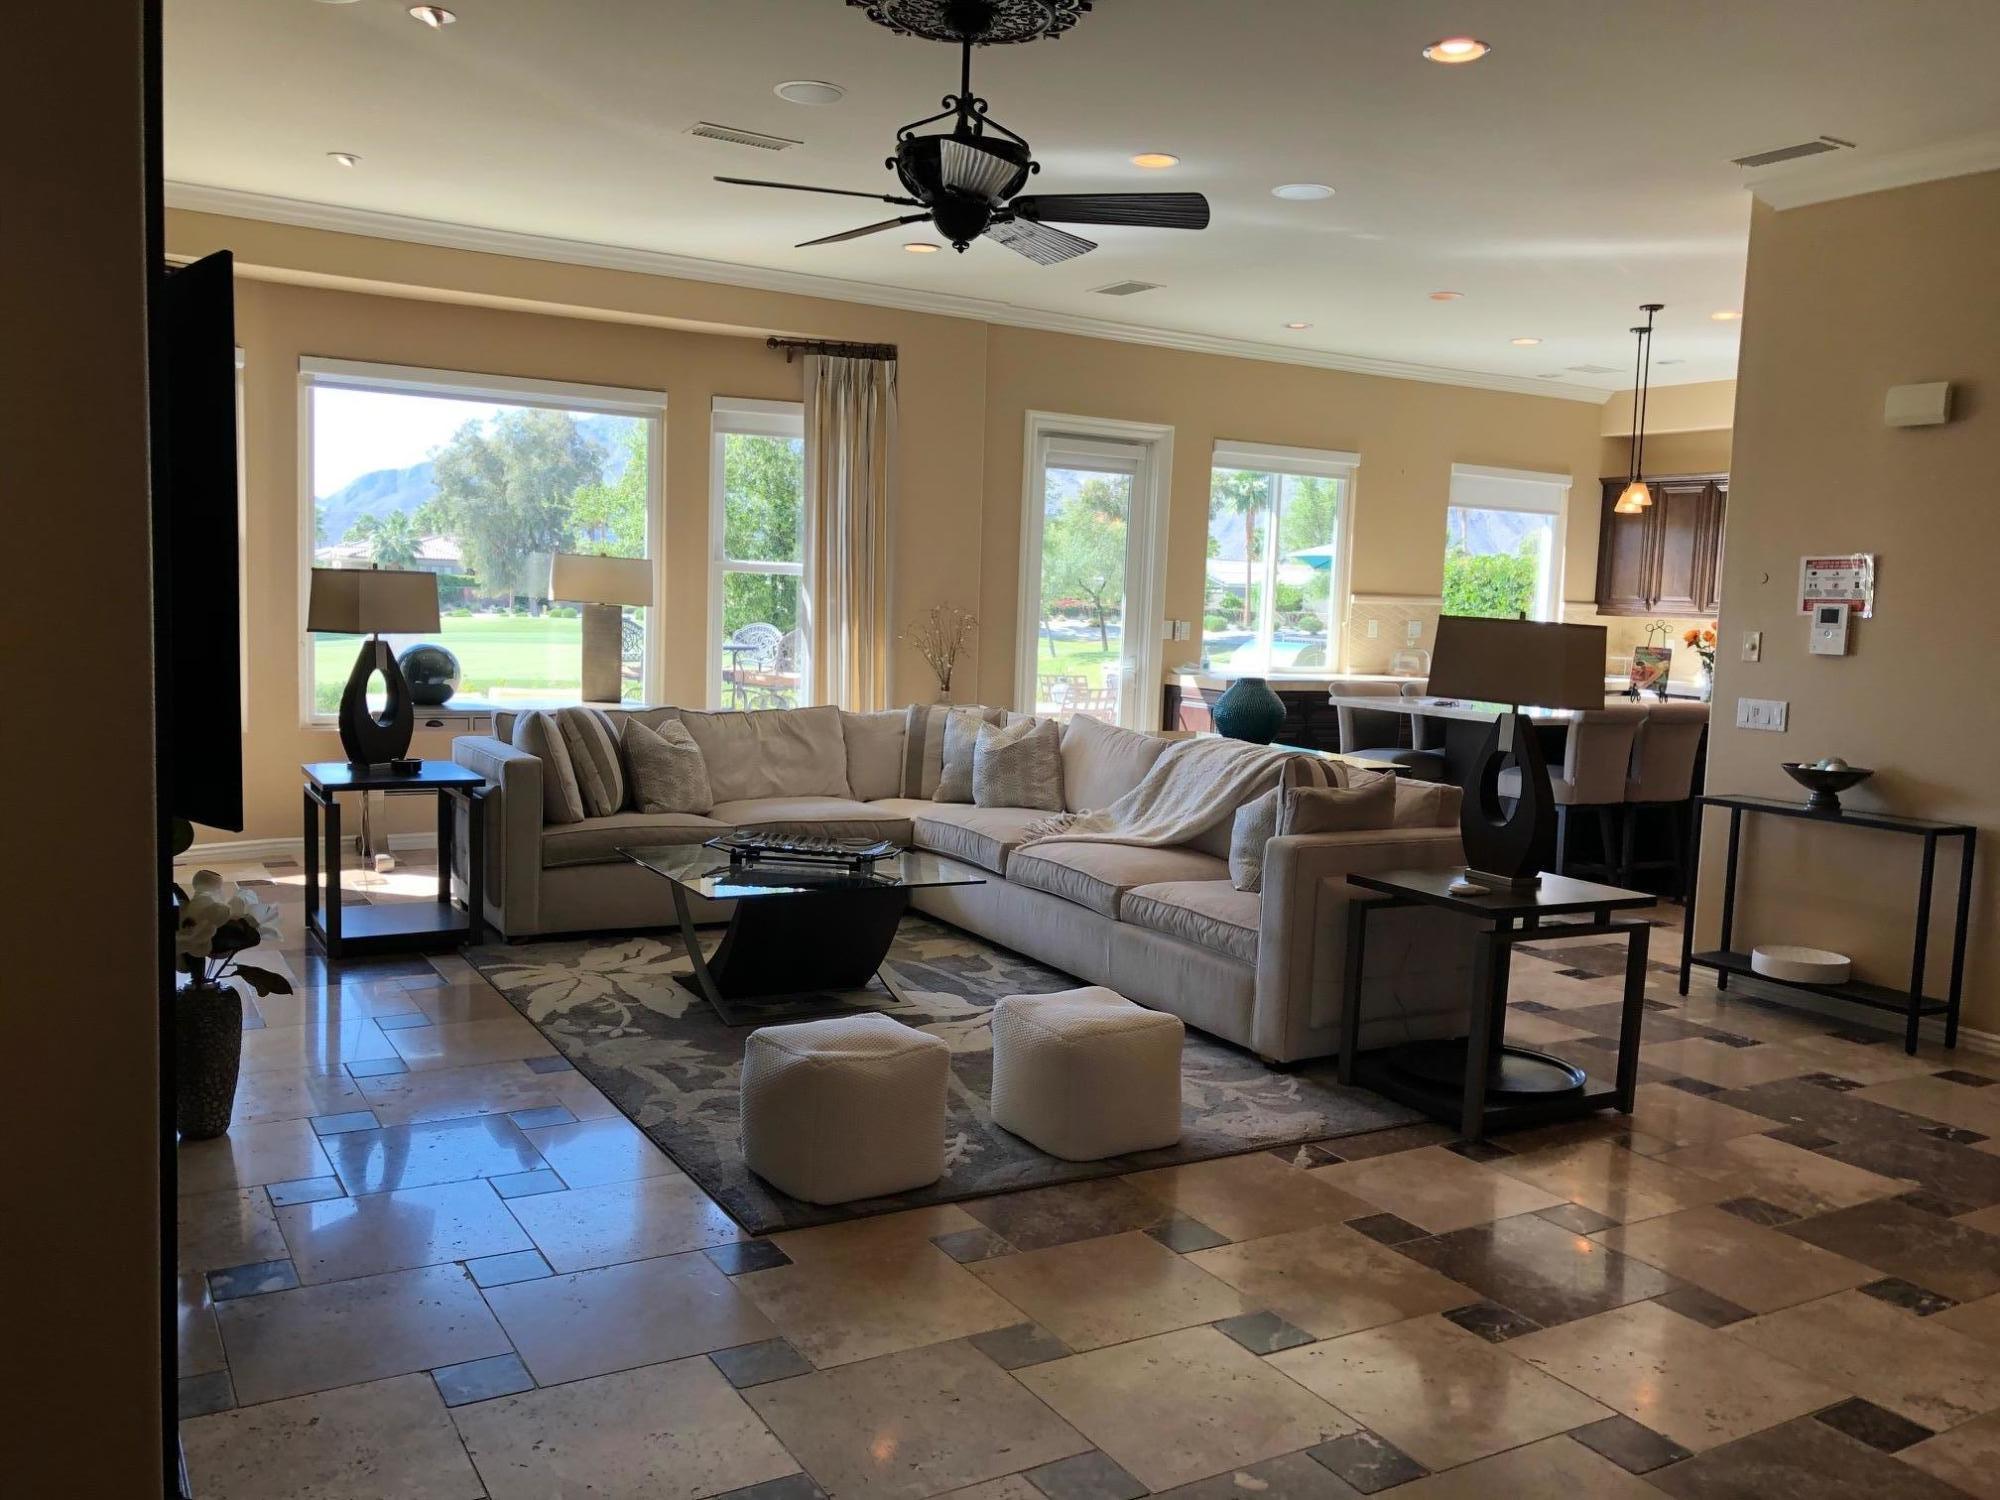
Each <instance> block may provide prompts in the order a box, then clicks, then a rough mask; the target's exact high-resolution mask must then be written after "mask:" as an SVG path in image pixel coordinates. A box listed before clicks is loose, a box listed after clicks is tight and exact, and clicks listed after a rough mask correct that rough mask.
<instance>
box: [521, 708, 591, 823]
mask: <svg viewBox="0 0 2000 1500" xmlns="http://www.w3.org/2000/svg"><path fill="white" fill-rule="evenodd" d="M508 743H509V744H511V745H512V746H513V747H514V748H515V749H516V750H520V751H523V752H525V753H527V754H529V755H532V756H534V757H535V759H536V760H538V761H540V762H541V763H542V821H543V822H544V823H581V822H582V821H583V820H584V818H585V817H586V816H587V812H586V809H585V808H584V805H583V789H582V788H581V787H579V786H578V785H577V782H576V767H575V766H573V765H571V764H570V758H569V747H568V746H567V745H565V744H564V743H563V733H562V730H561V729H560V728H558V727H557V725H556V717H555V715H554V714H545V713H540V712H536V713H525V714H521V715H520V716H518V717H517V718H516V719H515V720H514V724H513V734H512V738H511V739H510V740H509V741H508Z"/></svg>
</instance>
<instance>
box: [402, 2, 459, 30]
mask: <svg viewBox="0 0 2000 1500" xmlns="http://www.w3.org/2000/svg"><path fill="white" fill-rule="evenodd" d="M410 19H411V20H413V21H421V22H423V23H424V25H426V26H428V27H430V29H431V30H432V31H442V30H444V28H445V27H447V26H449V25H451V23H452V22H454V21H456V20H457V19H458V17H457V15H455V14H454V13H453V12H451V11H448V10H446V9H445V8H444V7H443V6H442V5H412V6H411V7H410Z"/></svg>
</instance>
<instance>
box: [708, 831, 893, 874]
mask: <svg viewBox="0 0 2000 1500" xmlns="http://www.w3.org/2000/svg"><path fill="white" fill-rule="evenodd" d="M707 847H708V848H710V849H714V850H717V851H719V852H721V853H723V854H727V855H728V856H729V862H730V863H731V864H732V865H755V864H764V863H767V862H768V863H773V864H788V865H808V864H809V865H832V866H837V867H839V868H841V869H848V870H865V869H867V868H869V867H870V866H871V865H873V864H874V863H875V862H876V861H877V860H879V859H889V858H891V857H892V856H894V855H897V854H901V853H902V852H903V849H902V846H901V845H900V844H892V843H891V842H889V840H887V839H826V838H813V837H810V836H807V835H801V834H785V833H725V834H720V835H718V836H717V837H715V838H712V839H709V840H708V841H707Z"/></svg>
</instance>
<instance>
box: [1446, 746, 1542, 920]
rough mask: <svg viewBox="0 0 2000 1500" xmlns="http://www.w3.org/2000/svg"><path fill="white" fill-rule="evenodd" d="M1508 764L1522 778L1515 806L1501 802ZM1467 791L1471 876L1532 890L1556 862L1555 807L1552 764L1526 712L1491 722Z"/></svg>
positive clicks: (1464, 827)
mask: <svg viewBox="0 0 2000 1500" xmlns="http://www.w3.org/2000/svg"><path fill="white" fill-rule="evenodd" d="M1510 760H1511V761H1512V762H1513V764H1514V766H1515V767H1516V768H1517V769H1518V770H1519V771H1520V775H1521V790H1520V795H1519V796H1517V797H1516V798H1514V805H1513V806H1512V807H1508V806H1506V804H1505V803H1503V802H1502V801H1501V798H1500V773H1501V771H1503V770H1504V769H1506V766H1507V763H1508V762H1509V761H1510ZM1465 791H1466V795H1465V799H1464V801H1462V802H1461V803H1460V804H1459V810H1458V831H1459V837H1460V839H1461V840H1462V841H1463V842H1464V844H1465V865H1466V876H1467V878H1469V879H1471V880H1474V881H1477V882H1478V883H1479V884H1481V885H1490V886H1496V887H1500V888H1502V889H1520V888H1522V887H1525V886H1532V885H1533V884H1534V883H1535V879H1536V877H1537V876H1538V875H1540V874H1541V872H1542V871H1543V870H1546V869H1547V868H1548V867H1549V866H1550V865H1552V864H1554V863H1555V857H1556V809H1555V789H1554V788H1553V787H1552V786H1551V785H1550V783H1549V768H1548V763H1547V762H1546V761H1544V760H1543V758H1542V746H1541V741H1540V740H1538V739H1537V738H1536V736H1535V726H1534V725H1533V724H1532V723H1531V722H1529V720H1528V717H1527V715H1526V714H1520V713H1505V714H1502V715H1500V716H1499V717H1498V718H1497V719H1495V720H1494V721H1493V727H1492V728H1491V729H1489V730H1488V731H1487V732H1486V741H1485V743H1484V744H1482V745H1481V746H1480V748H1479V758H1478V760H1476V761H1475V762H1474V763H1473V766H1472V770H1471V772H1470V774H1469V775H1468V776H1467V777H1466V782H1465Z"/></svg>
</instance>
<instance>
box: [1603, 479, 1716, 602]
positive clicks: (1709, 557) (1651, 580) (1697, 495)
mask: <svg viewBox="0 0 2000 1500" xmlns="http://www.w3.org/2000/svg"><path fill="white" fill-rule="evenodd" d="M1627 482H1628V481H1627V480H1626V478H1625V477H1624V476H1622V475H1620V476H1617V477H1614V478H1608V479H1606V480H1604V481H1603V485H1604V498H1603V510H1602V512H1601V520H1600V525H1599V530H1598V535H1597V612H1598V613H1599V614H1603V615H1712V614H1714V613H1715V612H1716V611H1717V610H1718V609H1720V608H1721V606H1722V531H1723V518H1724V514H1725V512H1726V511H1727V509H1728V505H1729V476H1728V475H1727V474H1668V475H1662V476H1660V477H1658V478H1654V477H1652V476H1651V475H1648V476H1647V479H1646V484H1647V486H1648V487H1649V488H1650V489H1651V490H1652V492H1653V503H1652V505H1650V506H1649V507H1647V508H1646V509H1645V510H1643V511H1641V512H1640V513H1639V514H1638V515H1636V516H1621V515H1619V514H1618V513H1617V512H1616V511H1615V510H1613V509H1612V507H1613V506H1614V505H1615V504H1616V503H1617V500H1618V496H1619V495H1620V494H1621V493H1622V492H1623V491H1624V489H1625V486H1626V484H1627Z"/></svg>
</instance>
